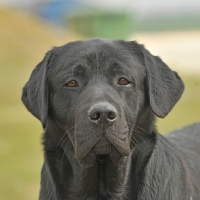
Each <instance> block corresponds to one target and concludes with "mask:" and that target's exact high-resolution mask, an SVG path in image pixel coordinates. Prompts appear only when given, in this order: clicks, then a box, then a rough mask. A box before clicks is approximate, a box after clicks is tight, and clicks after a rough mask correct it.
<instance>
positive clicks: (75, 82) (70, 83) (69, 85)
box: [65, 80, 78, 87]
mask: <svg viewBox="0 0 200 200" xmlns="http://www.w3.org/2000/svg"><path fill="white" fill-rule="evenodd" d="M65 86H67V87H77V86H78V83H77V81H75V80H72V81H69V82H68V83H66V84H65Z"/></svg>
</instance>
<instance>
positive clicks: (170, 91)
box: [22, 39, 183, 167]
mask: <svg viewBox="0 0 200 200" xmlns="http://www.w3.org/2000/svg"><path fill="white" fill-rule="evenodd" d="M182 91H183V83H182V81H181V79H180V78H179V77H178V75H177V74H176V73H174V72H172V71H171V70H170V69H169V68H168V67H167V66H166V65H165V64H164V63H163V62H162V61H161V60H160V59H159V58H158V57H155V56H152V55H151V54H150V53H149V52H148V51H147V50H146V49H145V48H144V47H143V46H142V45H139V44H137V43H136V42H124V41H114V40H102V39H94V40H88V41H78V42H74V43H69V44H67V45H65V46H62V47H57V48H54V49H53V50H51V51H50V52H48V53H47V55H46V56H45V58H44V60H43V61H42V62H41V63H39V64H38V66H37V67H36V69H35V70H34V71H33V73H32V75H31V77H30V80H29V81H28V83H27V84H26V85H25V87H24V91H23V96H22V100H23V102H24V103H25V105H26V106H27V108H28V109H29V110H30V111H31V112H32V114H33V115H35V116H36V117H37V118H38V119H40V120H41V122H42V124H43V126H44V127H45V126H46V127H48V119H51V121H53V122H54V123H55V124H56V125H57V126H59V127H60V128H61V129H62V132H63V134H62V135H61V136H59V137H68V138H69V140H70V143H71V145H72V146H73V150H74V153H75V157H76V158H77V159H78V161H79V162H80V163H81V164H82V165H84V166H86V167H90V166H92V165H93V164H94V162H95V158H96V156H97V155H105V154H106V155H110V157H111V158H112V160H113V162H114V163H118V164H119V163H123V161H124V158H125V156H128V155H129V154H130V153H131V149H132V146H134V145H133V144H132V139H131V138H132V135H133V132H134V131H133V130H134V128H135V126H137V125H138V124H139V121H140V118H142V116H143V113H145V112H147V111H148V110H152V111H153V112H152V111H151V112H150V113H154V114H156V115H157V116H159V117H164V116H166V115H167V114H168V112H169V111H170V110H171V109H172V107H173V106H174V105H175V103H176V102H177V101H178V99H179V98H180V96H181V94H182ZM143 121H144V120H143ZM140 126H143V124H142V125H140ZM144 126H145V124H144ZM60 139H61V138H60ZM64 148H65V147H64ZM66 148H67V147H66Z"/></svg>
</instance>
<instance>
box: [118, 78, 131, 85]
mask: <svg viewBox="0 0 200 200" xmlns="http://www.w3.org/2000/svg"><path fill="white" fill-rule="evenodd" d="M129 83H130V81H128V80H127V79H125V78H120V79H119V81H118V84H119V85H128V84H129Z"/></svg>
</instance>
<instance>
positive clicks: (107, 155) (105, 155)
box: [78, 145, 127, 168]
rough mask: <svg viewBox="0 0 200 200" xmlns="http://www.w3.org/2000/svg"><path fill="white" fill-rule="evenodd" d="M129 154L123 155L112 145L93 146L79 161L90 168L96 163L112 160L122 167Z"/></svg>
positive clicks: (114, 163)
mask: <svg viewBox="0 0 200 200" xmlns="http://www.w3.org/2000/svg"><path fill="white" fill-rule="evenodd" d="M126 159H127V156H125V155H122V154H120V153H119V151H118V150H117V149H116V148H115V147H114V146H111V145H108V146H106V147H104V148H102V149H95V148H93V150H92V151H90V152H89V153H88V154H87V155H86V156H85V157H84V158H83V159H81V160H78V161H79V163H80V164H81V165H82V166H83V167H85V168H89V167H92V166H94V165H95V164H106V163H107V162H112V163H113V165H115V166H117V167H122V166H123V165H124V164H125V162H126Z"/></svg>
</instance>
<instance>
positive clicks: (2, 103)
mask: <svg viewBox="0 0 200 200" xmlns="http://www.w3.org/2000/svg"><path fill="white" fill-rule="evenodd" d="M0 5H1V4H0ZM32 8H33V7H32ZM37 8H38V7H37ZM39 8H41V7H40V6H39ZM83 8H84V9H83ZM76 9H77V10H78V9H79V10H80V7H79V8H78V7H76ZM88 9H89V8H88V7H87V8H85V7H82V10H83V11H84V12H83V14H81V15H80V12H77V11H76V12H75V11H74V12H72V13H70V14H68V16H64V17H63V19H65V20H64V22H63V24H61V23H60V24H59V25H58V23H57V25H55V23H54V24H53V23H52V22H50V21H48V20H46V19H45V20H44V18H43V19H42V18H41V16H39V15H36V14H35V13H34V14H33V13H31V12H30V10H28V9H24V8H23V9H19V8H18V9H16V8H13V7H12V8H11V7H5V6H1V7H0V63H1V65H0V199H1V200H16V199H17V200H18V199H19V200H34V199H37V198H38V191H39V182H40V170H41V166H42V162H43V152H42V145H41V136H42V132H43V130H42V126H41V124H40V122H39V121H38V120H37V119H36V118H34V117H33V116H32V115H31V114H30V113H28V111H27V110H26V109H25V107H24V106H23V105H22V103H21V91H22V87H23V85H24V84H25V82H26V81H27V80H28V78H29V76H30V73H31V71H32V70H33V68H34V67H35V66H36V64H37V63H39V62H40V60H41V59H42V58H43V56H44V54H45V52H46V51H48V50H49V49H50V48H51V47H52V46H59V45H62V44H65V43H67V42H70V41H74V40H77V39H85V38H88V37H97V36H98V37H99V36H101V37H107V38H122V39H127V40H137V41H138V42H140V43H144V44H145V46H146V47H147V48H148V49H149V50H150V51H151V52H152V53H153V54H156V55H159V56H160V57H161V58H163V60H164V61H165V62H166V63H167V64H169V66H170V68H172V69H173V70H175V71H177V72H178V73H179V75H180V76H181V77H182V78H183V80H184V82H185V86H186V89H185V92H184V94H183V96H182V98H181V100H180V101H179V102H178V104H177V105H176V106H175V107H174V109H173V110H172V111H171V113H170V114H169V115H168V116H167V117H166V118H165V119H158V120H157V127H158V130H159V131H160V133H162V134H166V133H167V132H169V131H171V130H173V129H176V128H180V127H182V126H185V125H187V124H190V123H194V122H197V121H200V62H199V58H200V29H199V24H197V25H195V23H196V16H195V17H194V20H193V22H194V23H193V26H191V25H190V26H189V27H188V25H187V24H188V23H185V26H184V22H182V23H181V26H180V27H179V28H178V29H177V25H174V23H176V20H175V21H173V20H171V22H173V23H172V24H173V25H171V26H170V23H171V22H170V23H166V19H163V23H154V22H155V21H156V20H157V19H151V24H152V26H151V25H150V22H149V23H148V22H147V20H146V21H145V20H144V21H140V20H138V19H137V17H135V15H134V14H133V13H132V15H127V13H126V12H124V11H123V12H121V11H119V10H116V11H113V12H109V11H108V10H106V9H105V10H103V11H101V12H99V11H98V12H97V13H96V14H95V12H92V13H91V12H88ZM90 9H91V10H93V9H92V8H90ZM36 10H37V9H36ZM37 11H38V10H37ZM93 11H94V10H93ZM36 13H37V12H36ZM77 13H78V14H77ZM177 19H180V17H179V18H177ZM190 19H191V18H190ZM152 20H154V22H152ZM181 20H183V18H181ZM191 23H192V22H191ZM145 24H148V26H147V25H145ZM177 24H180V21H179V22H177ZM162 25H163V26H162ZM86 27H87V28H86ZM148 27H149V28H148ZM174 27H176V28H175V29H174Z"/></svg>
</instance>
